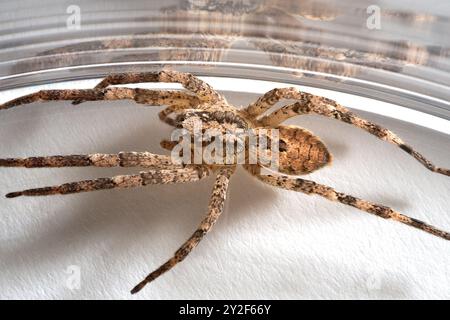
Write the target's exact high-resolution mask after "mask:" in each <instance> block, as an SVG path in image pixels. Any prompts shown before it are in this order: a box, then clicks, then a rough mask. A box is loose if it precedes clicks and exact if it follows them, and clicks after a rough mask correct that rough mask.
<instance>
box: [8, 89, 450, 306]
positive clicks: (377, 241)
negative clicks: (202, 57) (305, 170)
mask: <svg viewBox="0 0 450 320" xmlns="http://www.w3.org/2000/svg"><path fill="white" fill-rule="evenodd" d="M94 83H95V82H94ZM84 85H85V86H86V87H89V86H92V83H85V84H84ZM62 86H64V87H70V86H73V84H72V85H69V84H63V85H60V87H62ZM219 87H220V86H219ZM259 89H260V88H259ZM268 89H270V87H269V88H268ZM245 90H248V91H251V90H250V89H249V88H245ZM24 92H25V91H22V92H19V91H11V92H3V93H1V95H0V98H1V100H0V102H3V101H5V100H8V99H10V98H12V97H15V96H18V95H20V94H23V93H24ZM225 95H226V96H227V98H228V99H229V101H230V102H232V103H234V104H237V105H246V104H248V103H249V102H252V101H254V99H256V98H257V95H254V94H238V93H231V92H225ZM330 97H334V96H332V95H331V96H330ZM338 98H339V102H341V103H344V104H346V105H347V106H349V107H363V108H366V109H371V110H388V111H390V110H391V109H389V108H390V106H389V105H385V104H382V103H379V102H374V101H369V100H367V99H359V98H351V97H346V96H343V95H339V97H338ZM383 108H384V109H383ZM159 110H160V108H156V107H142V106H136V105H134V104H133V103H131V102H128V101H125V102H114V103H112V102H107V103H103V102H96V103H85V104H83V105H80V106H78V107H72V106H71V105H70V103H69V102H64V103H54V102H52V103H41V104H33V105H28V106H25V107H21V108H16V109H11V110H7V111H2V112H1V113H0V115H1V116H0V143H1V144H0V157H13V156H37V155H52V154H74V153H78V154H79V153H94V152H104V153H116V152H119V151H144V150H147V151H151V152H157V153H163V152H164V151H163V150H162V149H161V148H160V147H159V141H160V140H162V139H163V138H167V137H169V134H170V128H169V127H168V126H166V125H164V124H162V123H160V122H159V121H158V120H157V112H158V111H159ZM358 113H359V114H360V115H362V116H364V117H366V118H368V119H370V120H373V121H375V122H378V123H380V124H382V125H384V126H386V127H389V128H391V129H392V130H394V131H395V132H397V133H398V134H399V135H400V136H401V137H403V138H404V140H406V141H407V142H409V143H410V144H411V145H413V146H414V147H416V148H417V150H419V151H420V152H422V153H423V154H424V155H426V156H427V157H429V158H430V159H431V160H432V161H433V162H435V163H436V164H438V165H441V166H446V167H450V148H449V146H450V138H449V135H448V134H444V133H438V132H434V131H432V130H430V129H427V128H423V127H418V126H415V125H413V124H411V123H405V122H399V121H397V120H393V119H388V118H385V117H381V116H379V115H375V114H373V113H367V112H363V111H360V112H358ZM415 116H416V118H417V116H418V117H419V118H420V117H422V115H420V114H415ZM432 120H433V119H432ZM434 120H436V119H434ZM290 123H292V124H298V125H302V126H304V127H306V128H308V129H310V130H312V131H313V132H314V133H316V134H318V135H319V136H320V137H321V139H322V140H323V141H324V142H325V143H326V144H327V146H328V147H329V149H330V150H331V152H332V153H333V154H334V159H335V160H334V163H333V165H332V166H331V167H327V168H324V169H322V170H320V171H317V172H315V173H313V174H311V175H309V176H307V178H309V179H314V180H316V181H318V182H321V183H325V184H328V185H331V186H333V187H335V188H336V189H337V190H339V191H343V192H347V193H349V194H352V195H355V196H358V197H361V198H365V199H368V200H372V201H376V202H379V203H382V204H384V205H387V206H391V207H393V208H395V209H397V210H399V211H400V212H402V213H404V214H407V215H410V216H413V217H415V218H419V219H421V220H424V221H427V222H429V223H432V224H434V225H437V226H439V227H441V228H442V229H444V230H450V212H449V207H450V206H449V205H450V198H449V195H450V178H449V177H445V176H441V175H438V174H434V173H432V172H429V171H428V170H426V169H425V168H424V167H422V166H421V165H420V164H419V163H418V162H417V161H415V160H414V159H412V158H411V157H409V156H408V155H407V154H406V153H405V152H403V151H401V150H399V149H398V148H396V147H395V146H392V145H389V144H387V143H385V142H382V141H380V140H378V139H376V138H374V137H372V136H370V135H369V134H367V133H365V132H363V131H361V130H359V129H357V128H353V127H351V126H349V125H346V124H343V123H339V122H337V121H335V120H330V119H325V118H321V117H314V116H304V117H301V118H300V117H299V118H296V119H293V120H291V121H290ZM429 123H430V122H427V124H429ZM430 126H432V125H430ZM436 126H437V127H440V128H441V129H442V128H443V131H445V130H446V129H448V128H449V125H448V122H446V123H445V122H442V121H441V122H439V121H437V122H436ZM135 171H139V169H136V170H135ZM124 172H133V170H132V169H124V168H112V169H104V168H64V169H24V168H0V179H1V183H0V194H2V195H3V194H5V193H7V192H11V191H17V190H21V189H24V188H31V187H38V186H46V185H54V184H60V183H64V182H68V181H76V180H83V179H88V178H95V177H106V176H111V175H113V174H120V173H124ZM212 182H213V179H211V178H209V179H206V180H204V181H201V182H198V183H194V184H185V185H166V186H150V187H146V188H139V189H129V190H112V191H111V190H110V191H98V192H92V193H83V194H76V195H67V196H52V197H37V198H24V197H22V198H16V199H5V198H4V197H1V198H0V216H1V219H0V288H1V290H0V298H3V299H7V298H58V299H92V298H95V299H110V298H123V299H128V298H133V299H134V298H136V299H145V298H150V299H155V298H156V299H161V298H164V299H174V298H182V299H183V298H193V299H197V298H198V299H200V298H204V299H209V298H218V299H220V298H225V299H227V298H237V299H239V298H248V299H263V298H267V299H278V298H285V299H298V298H306V299H313V298H327V299H329V298H338V299H347V298H356V299H368V298H381V299H388V298H393V299H405V298H419V299H424V298H438V299H444V298H446V299H449V298H450V289H449V288H450V255H449V252H450V243H449V242H448V241H445V240H442V239H439V238H436V237H433V236H431V235H428V234H426V233H424V232H422V231H419V230H415V229H413V228H410V227H407V226H405V225H402V224H400V223H396V222H392V221H387V220H383V219H380V218H377V217H374V216H371V215H369V214H367V213H364V212H360V211H358V210H357V209H354V208H351V207H346V206H344V205H341V204H338V203H332V202H330V201H328V200H326V199H322V198H320V197H318V196H307V195H304V194H300V193H295V192H290V191H284V190H276V189H274V188H272V187H269V186H265V185H263V184H262V183H261V182H259V181H257V180H256V179H254V178H253V177H251V176H250V175H248V174H247V173H246V172H245V171H244V170H242V169H240V170H238V171H237V172H236V174H235V176H234V177H233V178H232V182H231V186H230V191H229V197H228V202H227V205H226V211H225V213H224V215H223V216H222V217H221V219H220V220H219V222H218V223H217V225H216V226H215V227H214V228H213V230H212V231H211V232H210V233H209V234H208V235H207V236H206V238H205V239H204V240H203V241H202V242H201V243H200V245H199V246H198V247H197V248H196V249H195V250H194V251H193V252H192V253H191V254H190V255H189V257H188V258H187V259H186V260H185V261H184V262H182V263H181V264H179V265H178V266H176V267H175V268H174V269H173V270H172V271H170V272H168V273H167V274H165V275H164V276H162V277H161V278H159V279H157V280H156V281H154V282H153V283H151V284H150V285H148V286H147V287H146V288H145V289H144V290H143V291H141V293H139V294H138V295H135V296H131V295H130V294H129V290H130V289H131V288H132V287H133V286H134V285H135V284H137V282H139V281H140V280H141V279H142V278H143V277H144V276H145V275H146V274H147V273H149V272H151V271H153V270H154V269H155V268H157V267H158V266H159V265H160V264H162V263H163V262H165V261H166V260H167V259H168V258H169V257H170V256H171V255H172V254H173V252H174V251H175V250H176V249H177V248H178V247H179V246H180V245H181V244H182V242H183V241H184V240H186V238H188V237H189V236H190V235H191V233H192V232H193V231H194V230H195V228H196V227H197V225H198V223H199V221H200V220H201V219H202V218H203V216H204V215H205V213H206V207H207V203H208V199H209V195H210V192H211V186H212ZM70 266H76V267H75V268H79V270H80V273H81V279H80V280H81V281H80V288H79V289H69V288H68V287H70V278H71V275H70V274H69V273H68V271H69V270H70V269H71V268H72V267H70ZM68 284H69V286H68Z"/></svg>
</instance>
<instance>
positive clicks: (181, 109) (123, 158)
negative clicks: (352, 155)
mask: <svg viewBox="0 0 450 320" xmlns="http://www.w3.org/2000/svg"><path fill="white" fill-rule="evenodd" d="M143 82H168V83H180V84H181V85H182V86H183V87H184V89H186V90H182V91H180V90H170V91H169V90H150V89H139V88H136V89H132V88H125V87H111V85H119V84H129V83H143ZM122 99H131V100H134V101H136V102H137V103H141V104H145V105H150V106H162V105H166V106H167V108H165V109H163V110H162V111H161V112H160V114H159V115H160V119H161V120H162V121H164V122H165V123H167V124H169V125H171V126H173V127H178V128H180V127H184V128H187V127H189V126H188V125H187V124H188V123H189V122H190V121H192V120H193V119H194V118H197V119H198V118H199V114H201V115H202V117H203V120H204V119H205V115H206V118H208V120H207V123H206V124H207V125H209V126H212V127H216V128H218V129H220V130H226V129H229V128H234V129H261V128H276V129H278V130H279V137H280V149H279V168H278V172H274V173H273V174H267V175H266V174H262V172H261V170H262V169H263V166H262V165H261V164H259V163H257V164H248V163H246V164H244V165H243V166H244V168H245V169H246V170H247V171H248V172H249V173H250V174H252V175H253V176H255V177H256V178H258V179H259V180H261V181H262V182H265V183H267V184H269V185H272V186H276V187H279V188H283V189H287V190H293V191H299V192H303V193H306V194H316V195H320V196H322V197H325V198H327V199H329V200H332V201H338V202H341V203H343V204H346V205H350V206H353V207H355V208H358V209H360V210H362V211H365V212H368V213H371V214H374V215H377V216H380V217H382V218H385V219H393V220H396V221H399V222H402V223H404V224H407V225H409V226H412V227H415V228H418V229H421V230H423V231H426V232H428V233H431V234H433V235H435V236H438V237H441V238H444V239H446V240H450V233H447V232H444V231H441V230H439V229H437V228H435V227H433V226H430V225H428V224H426V223H424V222H422V221H419V220H416V219H413V218H410V217H408V216H405V215H403V214H400V213H399V212H397V211H394V210H393V209H391V208H389V207H386V206H383V205H379V204H376V203H372V202H369V201H366V200H362V199H358V198H356V197H353V196H351V195H347V194H344V193H341V192H338V191H336V190H334V189H333V188H331V187H328V186H326V185H322V184H318V183H316V182H314V181H310V180H305V179H302V178H298V177H295V176H299V175H302V174H306V173H310V172H313V171H315V170H317V169H319V168H321V167H323V166H325V165H328V164H330V163H331V158H332V157H331V154H330V153H329V152H328V150H327V148H326V147H325V145H324V144H323V143H322V142H321V141H320V139H319V138H318V137H317V136H314V135H313V134H312V133H311V132H309V131H307V130H305V129H302V128H300V127H297V126H286V125H281V123H282V122H283V121H284V120H286V119H288V118H291V117H294V116H297V115H304V114H318V115H322V116H326V117H330V118H334V119H337V120H341V121H343V122H346V123H349V124H352V125H355V126H357V127H359V128H361V129H363V130H365V131H367V132H369V133H370V134H372V135H375V136H376V137H378V138H380V139H382V140H385V141H387V142H390V143H393V144H395V145H397V146H398V147H400V148H401V149H402V150H404V151H406V152H407V153H408V154H410V155H411V156H412V157H414V158H415V159H416V160H418V161H419V162H420V163H422V164H423V165H424V166H425V167H426V168H427V169H429V170H431V171H433V172H437V173H441V174H444V175H447V176H450V170H449V169H443V168H438V167H436V166H435V165H433V164H432V163H431V162H430V161H428V160H427V159H426V158H425V157H423V156H422V155H421V154H420V153H418V152H417V151H415V150H414V149H413V148H412V147H410V146H408V145H407V144H405V143H404V142H403V141H402V140H401V139H400V138H399V137H398V136H397V135H395V134H394V133H393V132H391V131H389V130H388V129H385V128H382V127H380V126H379V125H377V124H374V123H371V122H369V121H367V120H365V119H362V118H359V117H358V116H357V115H355V114H354V113H352V112H350V111H349V110H347V109H346V108H344V107H343V106H341V105H339V104H337V103H336V102H335V101H332V100H330V99H327V98H324V97H319V96H315V95H312V94H308V93H304V92H301V91H298V90H297V89H295V88H281V89H273V90H271V91H269V92H267V93H266V94H264V95H263V96H262V97H260V98H259V99H258V100H257V101H256V102H254V103H252V104H250V105H249V106H248V107H246V108H244V109H237V108H235V107H234V106H232V105H230V104H228V103H227V101H226V100H225V98H224V97H223V96H222V95H221V94H219V93H218V92H216V91H215V90H214V89H213V88H212V87H211V86H209V85H208V84H207V83H205V82H203V81H201V80H200V79H198V78H196V77H195V76H193V75H191V74H189V73H181V72H177V71H167V70H166V71H161V72H142V73H123V74H113V75H109V76H107V77H106V78H105V79H104V80H103V81H101V82H100V83H99V84H98V85H97V86H96V87H95V88H94V89H83V90H81V89H80V90H43V91H39V92H36V93H33V94H29V95H26V96H22V97H19V98H17V99H14V100H11V101H9V102H6V103H5V104H3V105H0V109H8V108H12V107H15V106H19V105H22V104H28V103H32V102H36V101H48V100H73V104H78V103H81V102H83V101H97V100H122ZM282 99H294V100H297V101H296V102H295V103H292V104H289V105H285V106H283V107H281V108H279V109H278V110H275V111H273V112H272V113H269V114H267V115H263V113H264V112H266V111H267V110H269V109H270V108H271V107H272V106H274V105H275V104H276V103H277V102H278V101H280V100H282ZM171 114H176V115H177V116H176V117H170V115H171ZM161 145H162V146H163V147H164V148H166V149H168V150H171V149H172V148H173V143H171V142H169V141H167V140H163V141H162V142H161ZM0 166H3V167H27V168H37V167H70V166H96V167H115V166H122V167H144V168H148V171H144V172H140V173H139V174H134V175H120V176H115V177H112V178H100V179H95V180H85V181H78V182H72V183H66V184H62V185H59V186H53V187H44V188H37V189H28V190H24V191H19V192H12V193H9V194H7V195H6V197H8V198H14V197H18V196H43V195H54V194H70V193H78V192H84V191H94V190H101V189H113V188H130V187H138V186H145V185H150V184H166V183H184V182H193V181H198V180H200V179H202V178H204V177H206V176H208V175H210V174H213V173H214V174H215V175H216V180H215V184H214V188H213V192H212V196H211V199H210V202H209V206H208V213H207V215H206V217H205V218H204V219H203V220H202V221H201V223H200V226H199V227H198V229H197V230H196V231H195V232H194V233H193V235H192V236H191V237H190V238H189V239H188V240H187V241H186V242H185V243H184V244H183V245H182V246H181V247H180V248H179V249H178V250H177V251H176V252H175V254H174V256H173V257H172V258H170V259H169V260H168V261H167V262H166V263H164V264H163V265H162V266H160V267H159V268H158V269H156V270H155V271H153V272H152V273H150V274H149V275H148V276H147V277H146V278H145V279H144V280H143V281H141V282H140V283H139V284H138V285H137V286H135V287H134V288H133V289H132V290H131V293H136V292H138V291H139V290H141V289H142V288H143V287H144V286H145V285H146V284H147V283H149V282H151V281H153V280H154V279H156V278H157V277H159V276H160V275H162V274H163V273H165V272H166V271H168V270H170V269H171V268H172V267H174V266H175V265H176V264H177V263H179V262H181V261H182V260H183V259H184V258H186V256H187V255H188V254H189V253H190V252H191V250H192V249H193V248H194V247H195V246H197V244H198V243H199V242H200V241H201V239H202V238H203V237H204V236H205V234H206V233H207V232H208V231H209V230H210V229H211V227H212V226H213V225H214V223H215V222H216V221H217V219H218V218H219V216H220V214H221V213H222V211H223V208H224V203H225V198H226V193H227V188H228V184H229V180H230V177H231V175H232V174H233V173H234V170H235V168H236V166H237V163H232V164H227V165H225V164H222V165H211V164H206V163H204V162H202V163H201V164H198V165H195V164H187V163H182V164H177V163H175V162H174V161H172V158H171V157H169V156H165V155H157V154H152V153H149V152H120V153H118V154H87V155H68V156H49V157H30V158H8V159H0Z"/></svg>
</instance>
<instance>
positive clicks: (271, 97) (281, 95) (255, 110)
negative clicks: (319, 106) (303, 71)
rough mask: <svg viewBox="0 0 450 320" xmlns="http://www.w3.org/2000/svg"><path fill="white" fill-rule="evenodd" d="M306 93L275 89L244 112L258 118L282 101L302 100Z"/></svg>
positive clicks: (291, 89) (295, 90)
mask: <svg viewBox="0 0 450 320" xmlns="http://www.w3.org/2000/svg"><path fill="white" fill-rule="evenodd" d="M303 94H304V93H302V92H300V91H298V90H297V89H296V88H292V87H289V88H275V89H272V90H270V91H268V92H266V93H265V94H264V95H263V96H261V97H260V98H259V99H258V100H256V101H255V102H254V103H251V104H249V105H248V107H247V108H245V109H243V111H244V112H246V113H248V114H249V115H251V116H254V117H258V116H260V115H262V114H263V113H264V112H266V111H267V110H269V109H270V108H271V107H273V106H274V105H275V104H276V103H277V102H278V101H280V100H281V99H301V98H302V95H303Z"/></svg>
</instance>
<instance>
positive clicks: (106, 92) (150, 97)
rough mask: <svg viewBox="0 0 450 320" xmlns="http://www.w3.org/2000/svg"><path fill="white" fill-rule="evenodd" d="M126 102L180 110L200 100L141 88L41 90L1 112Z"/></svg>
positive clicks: (9, 103)
mask: <svg viewBox="0 0 450 320" xmlns="http://www.w3.org/2000/svg"><path fill="white" fill-rule="evenodd" d="M80 99H81V100H83V101H98V100H126V99H131V100H134V101H135V102H137V103H139V104H146V105H153V106H162V105H176V106H177V107H178V108H188V107H193V106H195V105H198V104H199V103H200V100H199V99H198V98H197V97H196V96H194V95H192V94H188V93H186V92H183V91H179V90H171V91H166V90H149V89H140V88H105V89H101V90H96V89H61V90H41V91H38V92H35V93H32V94H28V95H25V96H22V97H18V98H16V99H13V100H10V101H8V102H5V103H4V104H0V110H2V109H9V108H12V107H16V106H20V105H24V104H29V103H33V102H37V101H55V100H75V101H79V100H80Z"/></svg>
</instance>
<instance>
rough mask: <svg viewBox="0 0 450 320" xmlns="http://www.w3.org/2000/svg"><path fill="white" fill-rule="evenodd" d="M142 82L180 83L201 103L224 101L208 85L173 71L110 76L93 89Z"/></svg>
mask: <svg viewBox="0 0 450 320" xmlns="http://www.w3.org/2000/svg"><path fill="white" fill-rule="evenodd" d="M144 82H166V83H180V84H181V85H182V86H183V87H184V88H185V89H187V90H189V91H191V92H193V93H195V94H196V95H197V96H198V98H200V100H202V101H209V102H216V101H224V100H225V98H224V97H223V96H222V95H221V94H219V93H218V92H216V91H215V90H214V89H213V88H212V87H211V86H210V85H209V84H207V83H206V82H204V81H202V80H200V79H199V78H197V77H196V76H194V75H192V74H190V73H184V72H178V71H174V70H165V71H160V72H138V73H118V74H111V75H108V76H107V77H106V78H104V79H103V80H102V81H101V82H100V83H99V84H97V85H96V86H95V87H94V89H95V90H101V89H104V88H106V87H108V86H110V85H117V84H128V83H144Z"/></svg>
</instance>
